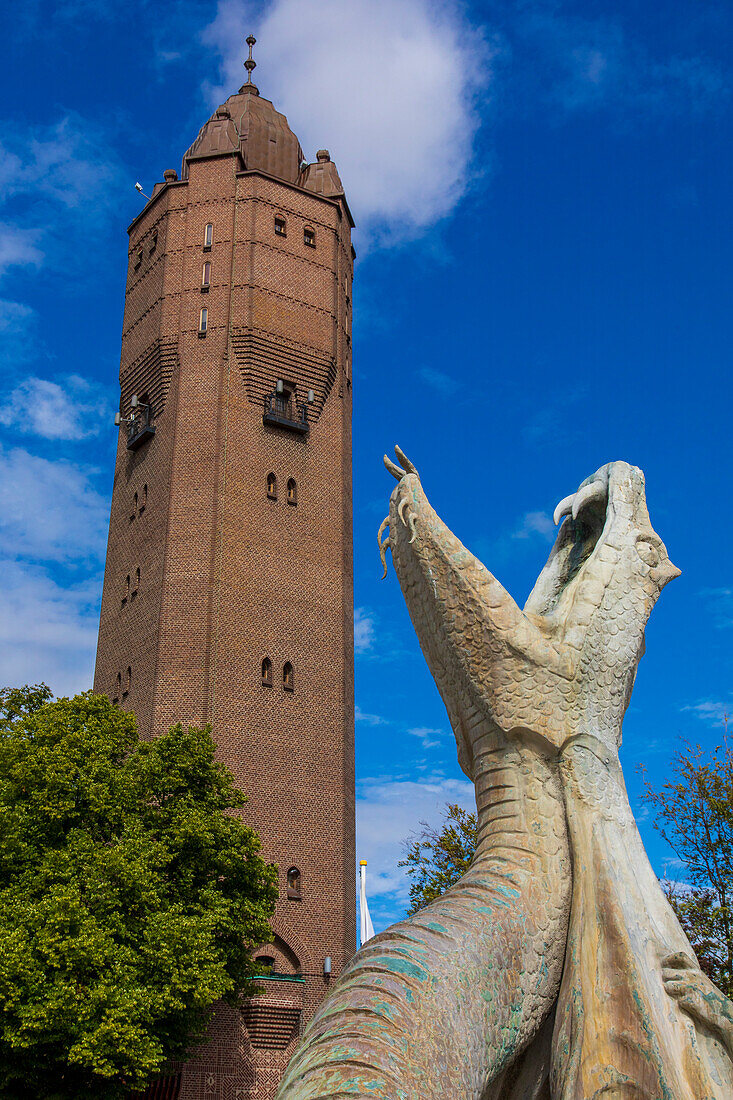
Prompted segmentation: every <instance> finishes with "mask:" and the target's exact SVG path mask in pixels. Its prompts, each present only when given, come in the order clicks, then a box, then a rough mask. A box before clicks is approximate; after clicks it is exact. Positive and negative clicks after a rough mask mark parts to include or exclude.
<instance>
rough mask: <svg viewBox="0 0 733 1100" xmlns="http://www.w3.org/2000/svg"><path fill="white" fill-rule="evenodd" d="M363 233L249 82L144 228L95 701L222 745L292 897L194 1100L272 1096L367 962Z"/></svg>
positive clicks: (208, 130)
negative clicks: (357, 606) (359, 575)
mask: <svg viewBox="0 0 733 1100" xmlns="http://www.w3.org/2000/svg"><path fill="white" fill-rule="evenodd" d="M351 224H352V223H351V217H350V214H349V210H348V206H347V204H346V200H345V197H344V195H343V190H342V187H341V183H340V180H339V178H338V173H337V172H336V168H335V166H334V165H333V163H332V162H331V160H330V157H329V155H328V153H327V152H326V151H325V150H322V151H321V152H320V153H319V154H318V160H317V162H316V163H315V164H313V165H306V164H305V163H304V160H303V153H302V150H301V148H300V145H299V143H298V140H297V138H296V137H295V135H294V134H293V133H292V131H291V130H290V128H289V126H288V124H287V119H285V116H284V115H281V114H280V113H279V112H277V111H275V109H274V107H273V106H272V104H271V103H269V101H268V100H265V99H263V98H261V97H260V96H259V95H258V93H257V89H256V88H255V86H254V85H253V84H251V83H250V84H247V85H245V86H244V88H243V90H242V91H241V92H240V93H239V94H238V95H235V96H231V97H230V98H229V100H227V103H226V104H224V105H223V106H222V107H220V108H218V109H217V111H216V112H215V114H214V115H213V116H212V118H211V119H210V120H209V122H207V123H206V125H205V126H204V127H203V129H202V131H201V133H200V134H199V136H198V138H197V139H196V142H194V145H193V146H192V147H191V149H190V150H189V151H188V152H187V153H186V154H185V156H184V163H183V171H182V173H181V179H179V178H178V176H177V174H176V173H175V172H173V171H168V172H166V173H165V182H164V183H160V184H156V186H155V189H154V191H153V196H152V199H151V200H150V201H149V202H148V204H147V205H146V207H145V209H144V210H143V211H142V213H141V214H140V215H139V217H138V218H137V219H136V220H135V221H134V222H133V224H132V226H131V227H130V231H129V232H130V251H129V271H128V281H127V295H126V303H125V317H124V324H123V338H122V360H121V366H120V384H121V405H120V409H121V414H122V417H123V428H122V430H121V431H120V439H119V446H118V451H117V462H116V468H115V477H114V488H113V496H112V511H111V519H110V533H109V546H108V553H107V565H106V571H105V580H104V594H103V600H102V615H101V622H100V633H99V649H98V654H97V667H96V674H95V689H96V690H97V691H101V692H106V693H107V694H109V695H110V696H111V697H114V698H117V699H118V701H119V703H120V705H121V706H123V707H124V708H125V709H129V710H132V711H134V713H135V714H136V715H137V717H138V721H139V724H140V728H141V730H142V732H143V734H144V735H145V736H155V735H156V734H159V733H161V732H162V731H164V730H166V729H167V728H168V727H169V726H170V725H171V724H172V723H173V722H176V721H179V720H180V721H182V722H187V723H191V724H202V723H205V722H210V723H211V724H212V726H213V730H214V735H215V737H216V740H217V745H218V752H219V756H220V758H221V760H223V761H224V762H225V763H226V764H227V765H228V766H229V767H230V768H231V769H232V771H233V772H234V774H235V776H236V779H237V782H238V784H239V786H241V787H242V788H243V789H244V791H245V792H246V793H247V795H248V796H249V803H248V805H247V807H246V808H245V811H244V814H245V816H246V818H247V820H248V821H249V822H250V823H251V824H252V825H253V826H255V827H256V828H257V830H258V831H259V832H260V835H261V836H262V840H263V847H264V853H265V856H266V857H267V858H268V859H271V860H272V861H273V862H276V863H277V864H278V865H279V868H280V881H281V891H280V900H279V902H278V904H277V910H276V914H275V918H274V921H273V939H272V942H271V943H270V944H267V945H262V946H261V947H260V948H259V949H258V951H257V952H256V955H257V957H258V958H260V959H261V963H260V967H261V970H262V972H263V975H264V977H263V981H262V983H261V984H262V988H263V990H264V992H263V993H262V994H261V995H260V996H258V997H257V998H255V999H253V1000H252V1001H251V1002H250V1003H248V1004H247V1005H246V1006H244V1010H243V1011H242V1012H234V1011H233V1010H232V1009H230V1008H227V1007H225V1006H222V1007H220V1008H219V1009H218V1010H217V1012H216V1016H215V1020H214V1022H213V1024H212V1027H211V1032H210V1039H209V1041H208V1042H207V1043H205V1044H204V1045H203V1046H202V1047H201V1048H200V1049H199V1050H197V1051H195V1052H193V1053H192V1057H191V1059H190V1060H189V1061H188V1062H187V1063H186V1064H185V1065H184V1066H182V1067H180V1069H181V1073H180V1084H179V1083H178V1082H179V1077H178V1076H177V1074H176V1073H172V1074H171V1075H170V1076H169V1078H168V1081H167V1083H166V1085H165V1088H166V1089H168V1091H169V1092H170V1091H171V1090H173V1091H174V1092H177V1094H178V1095H179V1096H180V1098H182V1100H199V1098H203V1097H207V1098H222V1100H223V1098H224V1097H226V1098H227V1100H229V1098H234V1097H241V1098H243V1100H244V1098H247V1100H250V1098H252V1100H254V1098H258V1100H259V1098H262V1100H264V1098H267V1097H271V1096H272V1095H273V1094H274V1092H275V1090H276V1087H277V1084H278V1081H279V1079H280V1076H281V1075H282V1072H283V1070H284V1067H285V1066H286V1064H287V1062H288V1059H289V1057H290V1055H291V1054H292V1051H293V1049H294V1046H295V1044H296V1042H297V1039H298V1036H299V1034H300V1033H301V1031H302V1029H303V1027H304V1026H305V1024H306V1023H307V1022H308V1020H309V1019H310V1017H311V1016H312V1015H313V1012H314V1010H315V1008H316V1006H317V1005H318V1003H319V1001H320V1000H321V999H322V997H323V996H324V993H325V992H326V990H327V988H328V983H329V981H330V980H331V979H330V977H329V976H327V975H325V974H324V960H325V959H326V958H327V957H328V958H330V959H331V960H332V973H333V976H334V978H335V977H336V976H337V975H338V974H339V973H340V971H341V969H342V968H343V966H344V965H345V964H346V962H347V961H348V960H349V958H350V957H351V956H352V955H353V953H354V951H355V947H356V944H355V924H356V921H355V891H354V864H355V858H354V855H355V853H354V746H353V710H354V708H353V610H352V606H353V596H352V541H351V526H352V500H351V336H350V326H351V320H350V311H351V293H352V291H351V287H352V276H353V250H352V247H351ZM134 396H136V397H137V398H138V400H139V402H140V404H139V405H138V407H137V410H136V411H134V410H133V403H132V398H133V397H134ZM143 405H144V406H145V407H143ZM133 416H134V417H135V419H134V421H133V423H132V424H128V423H127V421H128V420H129V419H130V418H132V417H133ZM142 426H145V427H146V431H145V432H144V433H143V434H142V435H141V434H140V428H141V427H142ZM153 429H154V430H153ZM173 1068H177V1067H172V1069H173ZM156 1087H157V1086H156ZM159 1087H160V1088H162V1087H163V1086H162V1085H160V1086H159ZM166 1095H168V1093H166ZM171 1095H172V1093H171Z"/></svg>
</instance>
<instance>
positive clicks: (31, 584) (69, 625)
mask: <svg viewBox="0 0 733 1100" xmlns="http://www.w3.org/2000/svg"><path fill="white" fill-rule="evenodd" d="M1 568H2V575H3V614H2V615H1V616H0V647H2V653H3V661H2V686H12V687H14V686H17V685H20V684H25V683H38V682H39V681H41V680H43V681H44V682H45V683H47V684H48V685H49V686H50V687H51V688H52V689H53V691H54V693H55V694H56V695H72V694H75V693H76V692H77V691H85V690H86V689H87V688H90V687H91V686H92V677H93V673H94V654H95V650H96V644H97V628H98V625H99V608H98V605H99V597H100V595H101V584H100V578H98V577H95V578H93V579H88V580H86V581H84V583H83V584H72V585H64V586H61V585H59V584H57V583H56V582H55V581H54V580H53V579H52V578H51V577H50V576H49V575H48V573H47V572H46V571H45V570H44V569H42V568H40V567H38V566H34V565H27V564H23V563H21V562H17V561H5V562H2V566H1Z"/></svg>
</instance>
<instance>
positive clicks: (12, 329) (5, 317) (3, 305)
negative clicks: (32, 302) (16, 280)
mask: <svg viewBox="0 0 733 1100" xmlns="http://www.w3.org/2000/svg"><path fill="white" fill-rule="evenodd" d="M32 316H33V310H32V309H31V307H30V306H27V305H25V304H24V303H23V302H11V301H10V300H9V299H8V298H0V332H3V333H17V332H20V331H22V330H23V329H25V326H26V324H27V322H28V321H29V320H30V318H31V317H32Z"/></svg>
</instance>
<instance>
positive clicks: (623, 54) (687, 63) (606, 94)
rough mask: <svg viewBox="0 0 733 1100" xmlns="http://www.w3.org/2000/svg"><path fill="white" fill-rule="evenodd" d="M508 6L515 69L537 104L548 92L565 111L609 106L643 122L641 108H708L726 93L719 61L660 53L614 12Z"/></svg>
mask: <svg viewBox="0 0 733 1100" xmlns="http://www.w3.org/2000/svg"><path fill="white" fill-rule="evenodd" d="M506 10H507V11H508V13H509V14H508V16H507V15H505V27H506V33H507V36H508V38H509V41H510V43H511V46H512V55H513V61H514V66H515V71H516V69H517V67H519V68H520V71H521V73H522V74H523V75H522V77H521V82H523V83H524V84H525V85H526V88H525V92H526V97H527V102H528V104H529V103H531V104H532V109H533V110H536V108H537V102H538V99H540V100H542V99H544V100H545V102H547V103H548V104H550V105H551V106H553V107H554V108H555V109H559V110H561V111H562V112H565V113H577V112H586V113H588V112H597V111H600V110H607V109H611V110H613V112H614V114H615V115H616V118H617V120H618V121H621V120H623V119H624V117H626V118H628V119H629V120H630V119H631V118H633V119H634V121H635V122H636V123H637V124H638V122H639V121H640V120H641V119H642V118H643V116H644V115H647V116H654V117H656V118H657V119H659V118H660V117H662V116H664V115H666V116H667V117H668V118H670V119H677V118H679V115H680V113H684V114H685V115H687V116H689V115H690V114H695V113H700V112H703V111H706V110H709V109H710V108H711V107H715V106H716V105H717V104H719V103H720V101H721V99H723V98H725V97H726V96H727V94H728V92H729V88H728V85H727V82H726V78H725V76H724V74H723V72H722V70H721V69H720V67H719V66H718V65H717V64H716V63H715V62H714V61H712V60H711V59H709V58H707V57H705V56H703V55H701V54H697V53H694V52H691V51H689V50H686V49H684V48H682V49H681V50H680V51H678V52H676V53H670V54H668V55H667V56H656V55H655V54H654V53H652V52H651V51H650V50H649V49H648V48H647V47H646V46H645V45H644V44H643V43H642V42H641V40H640V39H639V37H638V36H636V35H635V34H634V33H633V30H629V29H627V28H626V26H625V25H624V24H623V22H622V20H621V19H620V18H618V17H616V16H608V15H603V14H601V15H597V16H590V15H584V16H579V15H576V14H575V13H573V12H571V11H570V10H569V8H568V7H567V6H563V5H559V4H556V3H554V2H552V0H533V2H530V3H528V4H524V5H522V6H521V7H514V6H513V5H508V6H507V9H506ZM681 45H682V44H681ZM684 45H686V43H685V44H684Z"/></svg>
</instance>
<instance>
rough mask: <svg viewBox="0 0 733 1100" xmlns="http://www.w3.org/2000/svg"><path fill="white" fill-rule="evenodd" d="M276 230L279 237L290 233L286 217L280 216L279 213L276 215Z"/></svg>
mask: <svg viewBox="0 0 733 1100" xmlns="http://www.w3.org/2000/svg"><path fill="white" fill-rule="evenodd" d="M275 232H276V234H277V235H278V237H287V235H288V227H287V224H286V222H285V218H282V217H280V216H279V215H278V214H276V215H275Z"/></svg>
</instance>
